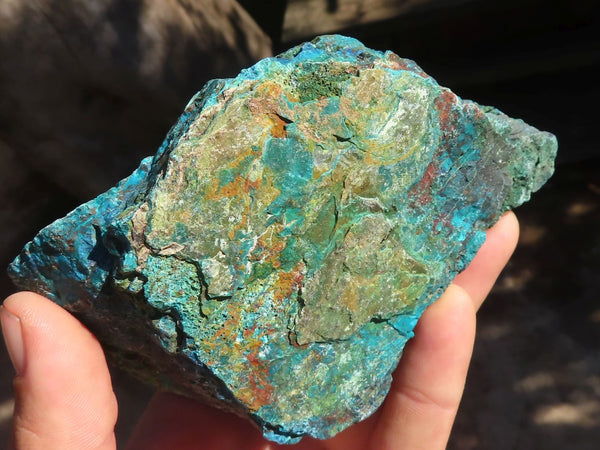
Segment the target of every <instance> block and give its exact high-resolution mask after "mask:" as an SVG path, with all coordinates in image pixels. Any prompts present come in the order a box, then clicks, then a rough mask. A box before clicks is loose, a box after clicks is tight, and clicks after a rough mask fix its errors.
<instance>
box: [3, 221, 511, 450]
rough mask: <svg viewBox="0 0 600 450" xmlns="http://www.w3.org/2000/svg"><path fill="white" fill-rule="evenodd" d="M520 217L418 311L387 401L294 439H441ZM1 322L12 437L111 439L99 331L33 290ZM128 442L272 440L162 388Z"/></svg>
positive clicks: (46, 445) (269, 447)
mask: <svg viewBox="0 0 600 450" xmlns="http://www.w3.org/2000/svg"><path fill="white" fill-rule="evenodd" d="M517 237H518V223H517V220H516V217H515V216H514V214H512V213H507V214H505V215H504V216H503V217H502V218H501V219H500V221H499V222H498V223H497V224H496V225H495V226H494V227H493V228H492V229H490V230H489V231H488V237H487V240H486V242H485V244H484V245H483V247H482V248H481V249H480V250H479V252H478V253H477V256H476V257H475V259H474V260H473V262H472V263H471V265H470V266H469V267H468V268H467V269H466V270H465V271H464V272H463V273H462V274H460V275H459V276H457V277H456V279H455V280H454V283H453V284H452V285H451V286H450V287H449V288H448V289H447V290H446V292H445V293H444V295H443V296H442V297H441V298H440V299H439V300H438V301H437V302H435V303H434V304H433V305H432V306H431V307H429V308H428V309H427V311H426V312H425V313H424V314H423V316H422V318H421V320H420V321H419V324H418V325H417V329H416V330H415V338H414V339H412V340H411V341H410V342H409V343H408V345H407V347H406V349H405V353H404V356H403V357H402V360H401V361H400V364H399V366H398V368H397V369H396V372H395V373H394V381H393V384H392V387H391V390H390V393H389V394H388V396H387V398H386V400H385V402H384V404H383V405H382V406H381V407H380V408H379V410H378V411H377V412H376V413H375V414H373V416H371V417H370V418H369V419H367V420H365V421H363V422H361V423H358V424H356V425H354V426H352V427H350V428H348V429H347V430H345V431H343V432H342V433H339V434H338V435H337V436H335V437H334V438H332V439H330V440H327V441H318V440H315V439H310V438H305V439H303V440H302V441H301V442H300V443H299V444H297V445H296V446H295V447H294V446H281V448H286V449H287V448H298V449H323V450H325V449H344V450H351V449H366V448H372V449H378V450H379V449H411V450H413V449H427V450H436V449H443V448H445V446H446V444H447V441H448V437H449V435H450V430H451V428H452V424H453V422H454V417H455V415H456V411H457V409H458V405H459V402H460V398H461V396H462V391H463V387H464V382H465V377H466V374H467V368H468V365H469V361H470V359H471V352H472V348H473V340H474V336H475V313H476V311H477V309H478V308H479V306H481V304H482V303H483V300H484V299H485V297H486V296H487V294H488V292H489V290H490V289H491V288H492V285H493V284H494V282H495V280H496V278H497V277H498V275H499V274H500V271H501V270H502V268H503V267H504V266H505V265H506V263H507V261H508V259H509V258H510V255H511V254H512V252H513V250H514V248H515V245H516V242H517ZM0 318H1V320H2V330H3V333H4V338H5V342H6V344H7V347H8V350H9V354H10V356H11V360H12V361H13V365H14V366H15V369H16V372H17V376H16V378H15V380H14V388H15V415H14V424H13V446H14V447H15V448H16V449H18V450H21V449H27V450H36V449H55V448H56V449H78V450H80V449H81V450H82V449H113V448H115V445H116V444H115V442H116V441H115V436H114V425H115V422H116V419H117V402H116V399H115V396H114V393H113V391H112V385H111V380H110V375H109V372H108V368H107V366H106V360H105V358H104V354H103V352H102V349H101V347H100V344H99V343H98V341H97V340H96V339H95V338H94V336H92V334H91V333H90V332H89V331H88V330H87V329H86V328H85V327H84V326H83V325H82V324H81V323H80V322H79V321H77V320H76V319H75V318H74V317H73V316H71V315H70V314H69V313H68V312H66V311H65V310H64V309H62V308H61V307H60V306H58V305H56V304H54V303H52V302H51V301H50V300H48V299H46V298H44V297H41V296H39V295H37V294H33V293H30V292H22V293H19V294H15V295H12V296H10V297H8V298H7V299H6V300H5V302H4V306H3V307H2V309H0ZM128 448H129V449H144V450H149V449H178V450H186V449H197V448H206V449H211V450H212V449H235V450H241V449H247V450H273V449H276V448H280V446H278V445H276V444H274V443H272V442H268V441H266V440H265V439H264V438H263V437H262V435H261V434H260V432H259V431H258V430H257V429H256V428H254V427H253V426H252V425H251V424H250V422H248V421H247V420H245V419H241V418H239V417H236V416H233V415H231V414H227V413H224V412H221V411H218V410H215V409H213V408H210V407H208V406H205V405H202V404H199V403H197V402H194V401H193V400H190V399H186V398H182V397H178V396H176V395H173V394H166V393H158V394H156V395H155V397H154V398H153V399H152V401H151V402H150V404H149V406H148V408H147V410H146V412H145V413H144V415H143V416H142V418H141V420H140V422H139V423H138V425H137V427H136V429H135V431H134V433H133V436H132V437H131V440H130V442H129V445H128Z"/></svg>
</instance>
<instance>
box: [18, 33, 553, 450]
mask: <svg viewBox="0 0 600 450" xmlns="http://www.w3.org/2000/svg"><path fill="white" fill-rule="evenodd" d="M556 147H557V145H556V139H555V138H554V136H552V135H551V134H549V133H545V132H541V131H538V130H536V129H535V128H533V127H531V126H529V125H526V124H525V123H524V122H522V121H521V120H518V119H511V118H509V117H507V116H505V115H504V114H502V113H501V112H499V111H498V110H495V109H494V108H490V107H483V106H479V105H477V104H476V103H474V102H471V101H468V100H462V99H460V98H459V97H457V96H456V95H455V94H453V93H452V92H451V91H449V90H448V89H446V88H443V87H441V86H439V85H438V84H437V83H436V81H435V80H434V79H433V78H431V77H429V76H428V75H427V74H425V73H424V72H423V71H422V70H421V69H420V68H419V67H418V66H417V65H416V64H415V63H414V62H412V61H409V60H406V59H401V58H399V57H398V56H397V55H395V54H393V53H391V52H378V51H374V50H371V49H368V48H366V47H364V46H363V45H362V44H361V43H360V42H358V41H356V40H355V39H352V38H347V37H343V36H323V37H320V38H318V39H316V40H314V41H313V42H309V43H305V44H302V45H300V46H298V47H295V48H293V49H291V50H289V51H287V52H285V53H283V54H282V55H279V56H277V57H274V58H267V59H265V60H262V61H260V62H258V63H257V64H255V65H254V66H252V67H251V68H248V69H245V70H243V71H242V72H241V73H240V74H239V75H238V76H237V77H236V78H233V79H227V80H213V81H211V82H209V83H207V85H206V86H205V87H204V88H203V89H202V90H201V91H200V92H199V93H198V94H196V96H194V98H192V100H190V102H189V104H188V106H187V107H186V109H185V111H184V113H183V115H182V116H181V118H180V119H179V121H178V122H177V123H176V124H175V125H174V127H173V128H172V129H171V131H170V132H169V134H168V135H167V137H166V139H165V141H164V143H163V144H162V146H161V147H160V148H159V150H158V152H157V154H156V155H155V156H154V157H153V158H146V159H145V160H143V161H142V163H141V165H140V168H138V169H137V170H136V171H135V172H134V173H133V174H132V175H131V176H130V177H129V178H127V179H125V180H123V181H122V182H121V183H119V184H118V185H117V186H116V187H115V188H113V189H111V190H110V191H108V192H107V193H105V194H103V195H101V196H100V197H98V198H96V199H94V200H92V201H90V202H88V203H86V204H84V205H82V206H80V207H79V208H77V209H76V210H75V211H73V212H72V213H70V214H69V215H67V216H66V217H65V218H63V219H60V220H58V221H56V222H54V223H53V224H51V225H49V226H48V227H46V228H44V229H43V230H42V231H40V233H39V234H38V235H37V236H36V237H35V238H34V239H33V240H32V242H30V243H29V244H27V246H26V247H25V249H24V250H23V252H22V253H21V254H20V255H19V256H18V257H17V258H16V259H15V261H14V262H13V263H12V264H11V266H10V268H9V273H10V275H11V277H12V278H13V280H14V281H15V283H16V284H17V285H18V286H19V287H22V288H26V289H31V290H34V291H36V292H39V293H42V294H44V295H47V296H48V297H49V298H51V299H53V300H54V301H56V302H57V303H58V304H60V305H62V306H64V307H65V308H67V309H68V310H70V311H71V312H73V313H74V314H76V315H77V317H79V318H80V320H81V321H82V322H83V323H85V324H86V325H87V326H88V327H89V328H90V329H91V330H92V331H93V332H94V333H95V334H96V335H97V336H98V338H99V339H100V340H101V342H102V343H103V345H104V348H105V350H106V352H107V354H108V356H109V358H110V359H111V360H113V361H114V362H115V363H117V364H119V365H121V366H124V367H125V368H126V369H128V370H129V371H131V372H132V373H134V374H135V375H136V376H138V377H139V378H140V379H143V380H145V381H147V382H150V383H153V384H155V385H159V386H162V387H163V388H166V389H169V390H172V391H174V392H177V393H180V394H183V395H187V396H190V397H194V398H198V399H201V400H203V401H206V402H209V403H211V404H214V405H215V406H217V407H219V408H222V409H224V410H227V411H232V412H235V413H237V414H242V415H247V416H248V417H249V418H250V419H252V420H253V421H254V422H255V423H256V424H257V426H259V427H260V428H261V429H262V431H263V433H264V435H265V436H266V437H267V438H269V439H271V440H273V441H276V442H279V443H293V442H297V441H298V440H300V439H301V438H302V437H303V436H307V435H310V436H313V437H316V438H320V439H326V438H329V437H331V436H333V435H335V434H336V433H338V432H339V431H341V430H343V429H345V428H347V427H348V426H350V425H352V424H353V423H356V422H358V421H360V420H363V419H365V418H366V417H368V416H369V415H371V414H372V413H373V412H374V411H375V410H376V409H377V408H378V407H379V405H380V404H381V403H382V402H383V400H384V398H385V396H386V394H387V392H388V390H389V387H390V383H391V376H392V373H393V371H394V369H395V367H396V366H397V364H398V361H399V359H400V357H401V355H402V350H403V348H404V345H405V344H406V342H407V341H408V340H409V339H410V338H411V337H412V336H413V329H414V327H415V325H416V323H417V321H418V319H419V317H420V316H421V314H422V313H423V311H424V310H425V308H426V307H427V306H428V305H430V304H431V303H432V302H433V301H435V300H436V299H437V298H439V296H440V295H441V294H442V292H443V291H444V289H445V288H446V287H447V286H448V285H449V284H450V283H451V281H452V279H453V278H454V276H455V275H456V274H457V273H458V272H459V271H461V270H463V269H464V268H465V267H466V265H467V264H468V263H469V262H470V261H471V260H472V259H473V257H474V256H475V253H476V252H477V250H478V249H479V248H480V246H481V245H482V244H483V242H484V240H485V230H486V229H487V228H489V227H490V226H492V225H493V224H494V223H495V222H496V221H497V220H498V218H499V217H500V215H501V214H502V213H503V212H504V211H506V210H507V209H510V208H513V207H516V206H518V205H519V204H521V203H522V202H524V201H526V200H528V199H529V196H530V194H531V192H533V191H535V190H537V189H539V188H540V187H541V186H542V185H543V183H544V182H545V181H546V180H547V179H548V178H549V177H550V175H551V174H552V171H553V160H554V157H555V154H556Z"/></svg>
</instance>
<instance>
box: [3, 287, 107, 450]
mask: <svg viewBox="0 0 600 450" xmlns="http://www.w3.org/2000/svg"><path fill="white" fill-rule="evenodd" d="M0 320H1V322H2V332H3V335H4V340H5V342H6V346H7V348H8V352H9V354H10V357H11V360H12V361H13V365H14V366H15V370H16V372H17V376H16V378H15V380H14V388H15V417H14V424H13V437H12V438H13V446H14V447H15V448H16V449H32V450H36V449H48V448H60V449H109V448H115V437H114V426H115V422H116V418H117V403H116V399H115V396H114V393H113V391H112V385H111V381H110V374H109V372H108V368H107V366H106V361H105V358H104V354H103V352H102V349H101V348H100V345H99V343H98V341H97V340H96V339H95V338H94V336H92V334H91V333H90V332H89V331H88V330H87V329H86V328H85V327H84V326H83V325H82V324H81V323H80V322H79V321H78V320H77V319H75V318H74V317H73V316H71V315H70V314H69V313H68V312H67V311H65V310H64V309H62V308H61V307H60V306H58V305H56V304H54V303H52V302H51V301H50V300H48V299H46V298H44V297H41V296H39V295H37V294H33V293H31V292H22V293H19V294H15V295H12V296H10V297H8V298H7V299H6V300H5V301H4V304H3V306H2V307H0Z"/></svg>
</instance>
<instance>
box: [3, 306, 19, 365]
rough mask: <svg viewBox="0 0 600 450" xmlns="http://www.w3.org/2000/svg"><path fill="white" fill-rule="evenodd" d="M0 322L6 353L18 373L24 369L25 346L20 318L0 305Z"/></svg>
mask: <svg viewBox="0 0 600 450" xmlns="http://www.w3.org/2000/svg"><path fill="white" fill-rule="evenodd" d="M0 322H2V335H3V336H4V343H5V344H6V349H7V350H8V355H9V356H10V360H11V361H12V364H13V366H14V368H15V370H16V371H17V375H20V374H22V373H23V370H24V369H25V348H24V347H23V333H22V331H21V319H19V318H18V317H17V316H15V315H14V314H13V313H11V312H10V311H8V310H7V309H6V308H5V307H4V306H0Z"/></svg>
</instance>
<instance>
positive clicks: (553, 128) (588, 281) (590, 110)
mask: <svg viewBox="0 0 600 450" xmlns="http://www.w3.org/2000/svg"><path fill="white" fill-rule="evenodd" d="M599 18H600V4H599V2H597V1H595V0H578V1H572V0H571V1H567V0H560V1H552V0H545V1H542V0H503V1H497V0H288V1H285V0H262V1H252V0H243V1H242V0H240V1H238V2H236V1H234V0H172V1H166V0H40V1H35V2H31V1H28V0H2V1H0V267H6V266H7V265H8V264H9V262H10V261H11V260H12V259H13V258H14V256H15V255H16V254H17V253H18V251H19V250H20V248H21V247H22V246H23V245H24V244H25V243H26V242H27V241H28V240H30V239H31V238H32V237H33V236H34V235H35V233H36V232H37V231H38V230H39V229H40V228H41V227H43V226H45V225H46V224H48V223H49V222H51V221H52V220H54V219H56V218H59V217H62V216H63V215H64V214H65V213H67V212H68V211H70V210H71V209H73V208H74V207H76V206H77V205H79V204H80V203H82V202H84V201H87V200H89V199H91V198H92V197H94V196H96V195H98V194H100V193H101V192H103V191H104V190H106V189H108V188H109V187H111V186H113V185H114V184H115V183H116V182H117V181H118V180H120V179H121V178H123V177H125V176H127V175H129V173H131V171H132V170H133V169H134V168H135V167H136V166H137V164H138V162H139V160H140V159H141V158H142V157H144V156H147V155H150V154H153V153H154V152H155V150H156V149H157V148H158V146H159V145H160V143H161V141H162V139H163V137H164V136H165V134H166V132H167V131H168V129H169V127H170V126H171V125H172V124H173V123H174V121H175V120H176V119H177V117H178V115H179V113H180V112H181V111H182V109H183V107H184V106H185V104H186V103H187V100H188V99H189V98H190V97H191V96H192V95H193V94H194V93H195V92H196V91H197V90H199V89H200V88H201V87H202V85H203V84H204V83H205V82H206V81H207V80H209V79H211V78H218V77H228V76H234V75H235V74H236V73H237V72H238V71H239V70H240V69H241V68H243V67H247V66H249V65H251V64H252V63H253V62H255V61H256V60H258V59H260V58H262V57H265V56H268V55H271V54H276V53H278V52H280V51H282V50H285V49H287V48H289V47H290V46H292V45H294V44H297V43H300V42H303V41H305V40H310V39H312V38H313V37H314V36H316V35H319V34H327V33H341V34H346V35H349V36H353V37H356V38H358V39H360V40H362V41H363V42H364V43H365V44H366V45H367V46H369V47H372V48H376V49H379V50H393V51H394V52H396V53H398V54H399V55H400V56H402V57H406V58H410V59H414V60H415V61H417V62H418V63H419V65H420V66H421V67H422V68H423V69H424V70H425V71H426V72H428V73H429V74H431V75H432V76H433V77H434V78H436V79H437V81H438V82H439V83H440V84H442V85H444V86H447V87H450V88H451V89H452V90H453V91H454V92H456V93H457V94H458V95H459V96H461V97H463V98H469V99H473V100H476V101H477V102H479V103H482V104H489V105H493V106H496V107H498V108H499V109H501V110H502V111H504V112H505V113H507V114H508V115H510V116H513V117H520V118H522V119H524V120H525V121H526V122H528V123H530V124H532V125H534V126H536V127H538V128H540V129H543V130H548V131H550V132H552V133H554V134H556V135H557V137H558V141H559V156H558V164H557V169H556V174H555V176H554V177H553V178H552V179H551V180H550V182H549V183H548V184H547V185H546V186H545V187H544V188H543V189H542V190H541V191H540V192H539V193H538V194H536V195H535V196H534V198H533V201H532V202H531V203H528V204H526V205H524V206H522V207H520V208H519V209H518V210H517V211H516V213H517V216H518V217H519V219H520V222H521V238H520V244H519V247H518V248H517V251H516V253H515V255H514V257H513V259H512V260H511V262H510V263H509V265H508V267H507V269H506V270H505V271H504V273H503V275H502V276H501V278H500V279H499V281H498V283H497V286H496V288H495V289H494V291H493V293H492V294H491V295H490V297H489V299H488V301H487V302H486V303H485V305H484V307H483V308H482V310H481V312H480V314H479V324H478V336H477V342H476V346H475V354H474V359H473V362H472V365H471V370H470V373H469V377H468V380H467V387H466V391H465V396H464V399H463V403H462V406H461V409H460V412H459V415H458V418H457V422H456V425H455V428H454V431H453V434H452V438H451V442H450V445H449V448H450V449H457V450H469V449H489V450H504V449H545V450H546V449H549V450H554V449H557V450H558V449H560V450H563V449H578V450H579V449H581V450H583V449H598V448H599V445H600V444H599V443H600V294H599V293H600V149H599V147H600V144H599V143H598V142H599V139H598V137H597V136H598V135H597V134H596V132H597V131H598V130H599V127H600V125H599V121H600V117H599V114H598V112H597V111H598V105H600V83H599V81H600V19H599ZM13 290H14V288H13V286H12V285H11V283H10V281H9V280H8V278H7V277H6V275H5V273H4V270H2V271H0V296H2V297H4V296H6V295H8V294H10V293H11V292H13ZM0 364H1V365H0V441H5V440H6V438H7V436H8V433H9V426H10V416H11V414H12V407H13V402H12V386H11V379H12V376H13V372H12V368H11V366H10V362H9V359H8V356H7V354H6V352H5V350H4V348H2V350H1V353H0ZM113 377H114V384H115V391H116V393H117V396H118V398H119V401H120V405H121V411H120V418H119V423H118V425H117V434H118V439H119V440H120V442H121V443H123V442H124V441H125V440H126V438H127V436H128V434H129V432H130V431H131V428H132V426H133V424H134V423H135V421H136V419H137V417H138V416H139V414H140V413H141V411H143V409H144V406H145V404H146V402H147V401H148V399H149V397H150V395H151V391H150V390H149V389H148V388H146V387H144V386H141V385H139V383H137V382H135V381H134V380H131V379H130V378H128V377H127V376H126V375H124V374H123V373H121V372H119V371H116V370H115V371H114V372H113Z"/></svg>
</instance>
